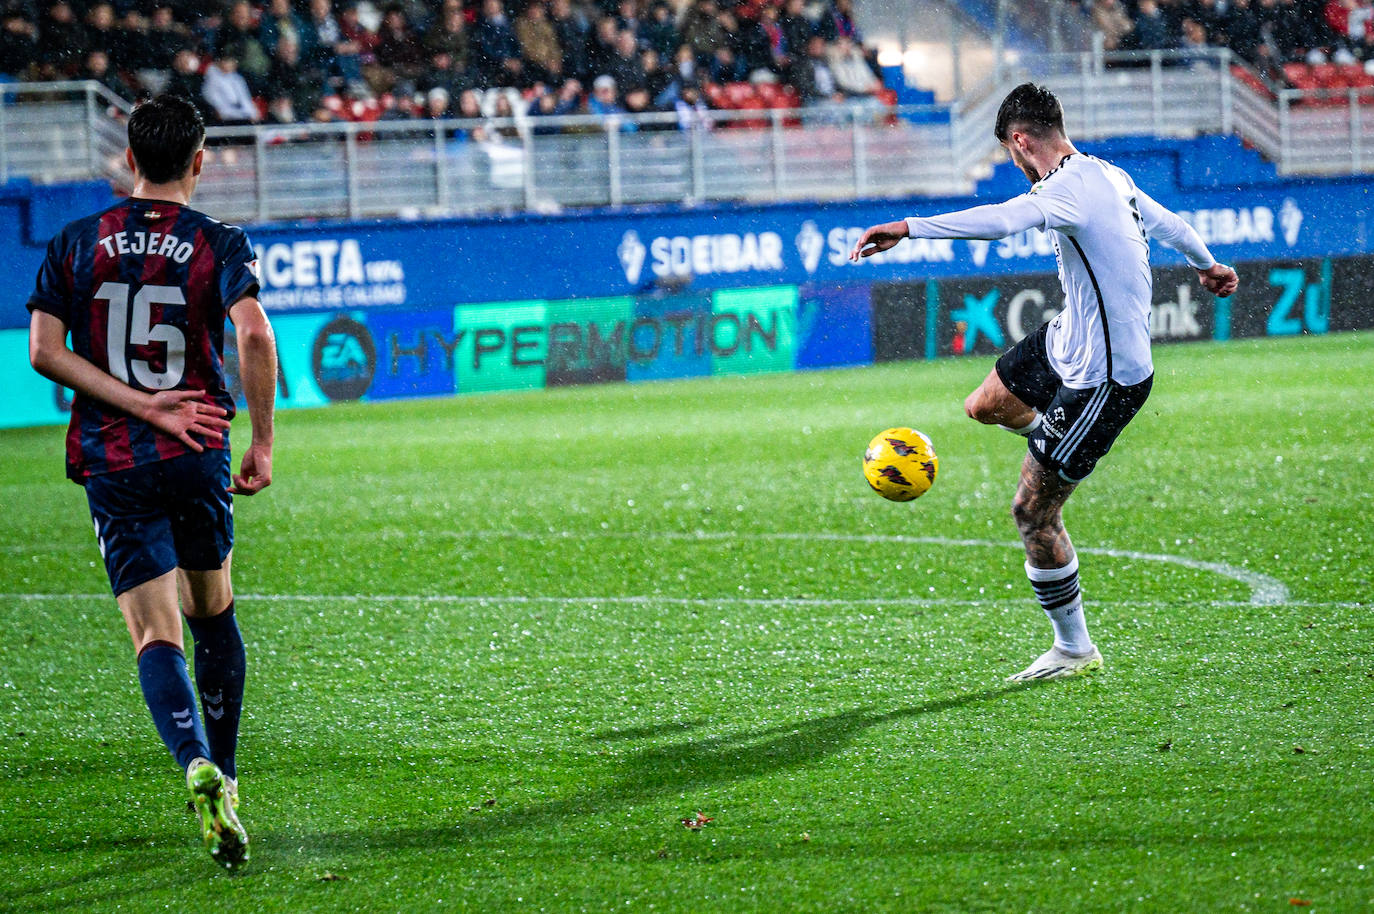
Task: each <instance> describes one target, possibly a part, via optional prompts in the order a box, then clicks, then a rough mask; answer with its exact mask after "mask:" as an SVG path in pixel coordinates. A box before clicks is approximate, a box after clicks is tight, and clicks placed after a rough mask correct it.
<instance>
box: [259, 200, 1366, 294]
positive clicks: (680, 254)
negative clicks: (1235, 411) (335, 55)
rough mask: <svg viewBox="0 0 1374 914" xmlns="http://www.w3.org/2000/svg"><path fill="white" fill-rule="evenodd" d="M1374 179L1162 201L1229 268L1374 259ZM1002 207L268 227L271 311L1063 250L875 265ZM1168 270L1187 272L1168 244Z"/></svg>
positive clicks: (1037, 244) (1003, 264) (972, 244)
mask: <svg viewBox="0 0 1374 914" xmlns="http://www.w3.org/2000/svg"><path fill="white" fill-rule="evenodd" d="M1371 190H1374V181H1356V180H1353V179H1352V180H1349V181H1327V182H1318V183H1311V184H1299V183H1292V184H1277V185H1273V186H1268V187H1264V186H1262V187H1254V188H1250V189H1247V190H1245V191H1229V192H1220V191H1196V192H1191V193H1188V194H1186V195H1182V194H1172V195H1171V194H1170V193H1167V192H1166V193H1161V194H1160V202H1162V203H1163V204H1164V205H1166V206H1169V207H1170V208H1174V209H1176V210H1177V211H1179V212H1180V213H1181V214H1182V215H1183V216H1184V218H1185V219H1187V220H1188V221H1189V222H1191V223H1192V224H1193V226H1194V227H1195V228H1196V229H1197V230H1198V232H1199V233H1200V234H1201V235H1202V237H1203V238H1204V240H1206V241H1207V242H1208V244H1209V245H1210V246H1211V247H1212V249H1213V252H1214V253H1215V254H1216V255H1217V257H1218V258H1220V259H1222V260H1224V261H1227V262H1243V261H1251V260H1278V259H1283V258H1302V257H1324V256H1344V255H1352V254H1359V253H1368V252H1371V251H1374V225H1372V224H1371V221H1370V213H1371V202H1370V192H1371ZM985 202H988V201H987V200H979V199H975V198H962V199H950V200H920V201H912V200H907V201H897V202H886V203H871V202H869V203H843V204H818V203H811V204H804V205H802V204H798V205H775V206H767V207H764V206H737V207H730V208H719V209H709V210H696V211H690V210H684V211H673V212H654V213H622V214H589V215H588V214H583V215H578V216H549V217H517V218H514V219H505V220H501V221H492V220H487V221H481V220H469V221H446V222H432V223H423V224H418V223H383V224H378V225H342V226H337V227H326V226H309V227H264V228H257V229H253V230H252V232H251V235H252V238H253V241H254V243H255V245H256V247H257V250H258V254H259V264H260V269H261V274H262V281H263V290H262V300H263V303H264V305H265V306H266V307H267V308H268V309H269V310H270V311H276V312H282V311H297V310H318V309H322V308H361V309H368V310H373V309H377V308H384V307H394V306H398V305H405V306H407V307H411V308H414V307H427V306H439V305H456V304H463V303H476V302H490V301H502V300H558V299H568V298H576V297H591V298H598V297H610V296H627V295H645V294H648V293H652V292H654V291H656V290H657V291H659V292H676V291H679V290H682V289H684V288H687V289H700V290H716V289H729V288H745V287H757V286H763V285H782V284H786V285H796V286H800V285H803V284H807V283H815V284H828V285H835V284H850V283H856V282H859V283H872V282H879V281H911V280H915V279H921V280H924V279H945V278H950V277H961V276H982V275H1006V274H1016V273H1040V272H1049V271H1053V270H1054V252H1053V250H1052V248H1051V247H1050V243H1049V239H1048V237H1047V236H1046V235H1044V234H1043V233H1041V232H1039V231H1036V230H1031V231H1028V232H1025V233H1022V234H1021V235H1018V236H1015V237H1012V238H1007V239H1004V240H1002V241H995V242H988V241H949V240H940V241H929V240H908V241H904V242H902V243H901V244H899V245H897V246H896V247H895V248H893V249H892V250H891V251H888V252H885V253H884V254H880V255H876V256H874V257H871V258H869V259H867V260H865V261H864V262H863V263H861V264H857V265H856V264H850V263H849V262H848V255H849V251H850V249H851V248H852V247H853V245H854V243H855V242H856V241H857V240H858V238H859V235H860V234H861V233H862V231H863V229H864V228H865V227H867V226H869V225H872V224H874V223H878V222H886V221H890V220H892V219H895V218H898V217H900V216H904V215H919V214H922V213H932V212H937V211H945V210H949V209H957V208H963V207H966V206H974V205H978V204H979V203H985ZM1153 256H1154V259H1155V261H1156V262H1157V263H1158V264H1160V265H1166V266H1167V265H1181V264H1182V263H1183V260H1182V258H1181V257H1180V256H1179V255H1177V254H1175V253H1174V252H1173V251H1171V250H1168V249H1165V248H1163V247H1162V246H1160V245H1155V251H1154V252H1153Z"/></svg>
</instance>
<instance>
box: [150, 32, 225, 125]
mask: <svg viewBox="0 0 1374 914" xmlns="http://www.w3.org/2000/svg"><path fill="white" fill-rule="evenodd" d="M204 88H205V77H203V76H201V75H200V58H199V57H197V56H196V52H195V51H192V50H191V49H190V48H182V49H181V50H180V51H177V52H176V55H175V56H174V57H173V58H172V76H171V78H170V79H168V80H167V85H166V86H164V87H163V90H162V91H163V92H166V93H169V94H171V95H179V96H181V97H182V98H184V99H187V100H189V101H190V102H191V103H192V104H194V105H195V106H196V107H197V108H199V109H200V115H201V117H203V118H204V119H205V121H206V123H214V122H215V121H216V120H218V119H219V114H218V112H216V111H215V109H214V108H212V107H211V106H210V103H209V102H208V101H207V100H206V98H205V93H204Z"/></svg>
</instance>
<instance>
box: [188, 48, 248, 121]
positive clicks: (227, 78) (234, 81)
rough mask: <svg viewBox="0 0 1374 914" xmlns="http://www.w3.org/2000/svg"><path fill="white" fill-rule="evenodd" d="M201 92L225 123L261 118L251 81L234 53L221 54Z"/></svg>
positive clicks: (206, 77) (217, 118)
mask: <svg viewBox="0 0 1374 914" xmlns="http://www.w3.org/2000/svg"><path fill="white" fill-rule="evenodd" d="M201 94H202V95H203V96H205V100H206V101H207V102H209V103H210V107H211V108H213V109H214V111H215V119H216V121H217V122H218V123H220V124H223V125H225V126H229V127H232V126H238V125H242V124H255V123H257V121H258V117H259V115H258V106H257V105H256V104H255V103H254V102H253V93H252V91H251V90H249V88H248V81H247V80H246V79H245V78H244V76H243V74H242V73H240V72H239V62H238V60H237V59H236V58H234V57H220V58H218V59H216V60H215V62H214V63H213V64H211V65H210V69H208V70H206V71H205V83H204V85H203V86H202V87H201Z"/></svg>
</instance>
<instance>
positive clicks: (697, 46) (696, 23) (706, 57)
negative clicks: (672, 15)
mask: <svg viewBox="0 0 1374 914" xmlns="http://www.w3.org/2000/svg"><path fill="white" fill-rule="evenodd" d="M797 2H800V0H797ZM682 42H683V44H685V45H687V46H688V47H690V48H691V49H692V54H693V55H695V56H696V60H697V63H698V64H699V65H702V66H705V65H708V64H709V63H710V61H711V59H712V58H713V57H714V56H715V53H716V49H717V48H722V47H726V46H728V45H729V42H730V36H729V35H728V34H727V33H726V31H725V27H724V26H722V25H721V23H720V9H719V7H717V6H716V2H715V0H696V3H695V4H694V5H693V6H692V8H691V9H690V10H688V11H687V15H686V16H684V17H683V19H682Z"/></svg>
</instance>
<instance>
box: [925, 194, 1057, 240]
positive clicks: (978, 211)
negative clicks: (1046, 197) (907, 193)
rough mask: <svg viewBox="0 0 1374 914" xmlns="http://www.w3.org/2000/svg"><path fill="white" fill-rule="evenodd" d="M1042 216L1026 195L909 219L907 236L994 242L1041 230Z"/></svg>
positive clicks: (1043, 218)
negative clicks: (1020, 233) (1032, 230)
mask: <svg viewBox="0 0 1374 914" xmlns="http://www.w3.org/2000/svg"><path fill="white" fill-rule="evenodd" d="M1044 224H1045V215H1044V213H1042V212H1041V211H1040V208H1039V207H1037V206H1036V205H1035V204H1033V203H1031V202H1030V198H1029V197H1028V196H1027V195H1026V194H1022V195H1021V196H1019V197H1013V198H1011V199H1010V200H1008V201H1006V202H1005V203H992V204H989V205H987V206H975V207H973V208H972V209H963V210H959V211H958V212H953V213H943V214H941V215H939V216H908V217H907V218H906V230H907V234H908V235H909V236H910V237H912V238H970V239H975V240H979V241H996V240H997V239H999V238H1006V237H1007V236H1008V235H1015V234H1017V233H1019V232H1024V231H1025V230H1026V229H1029V228H1043V227H1044Z"/></svg>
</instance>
